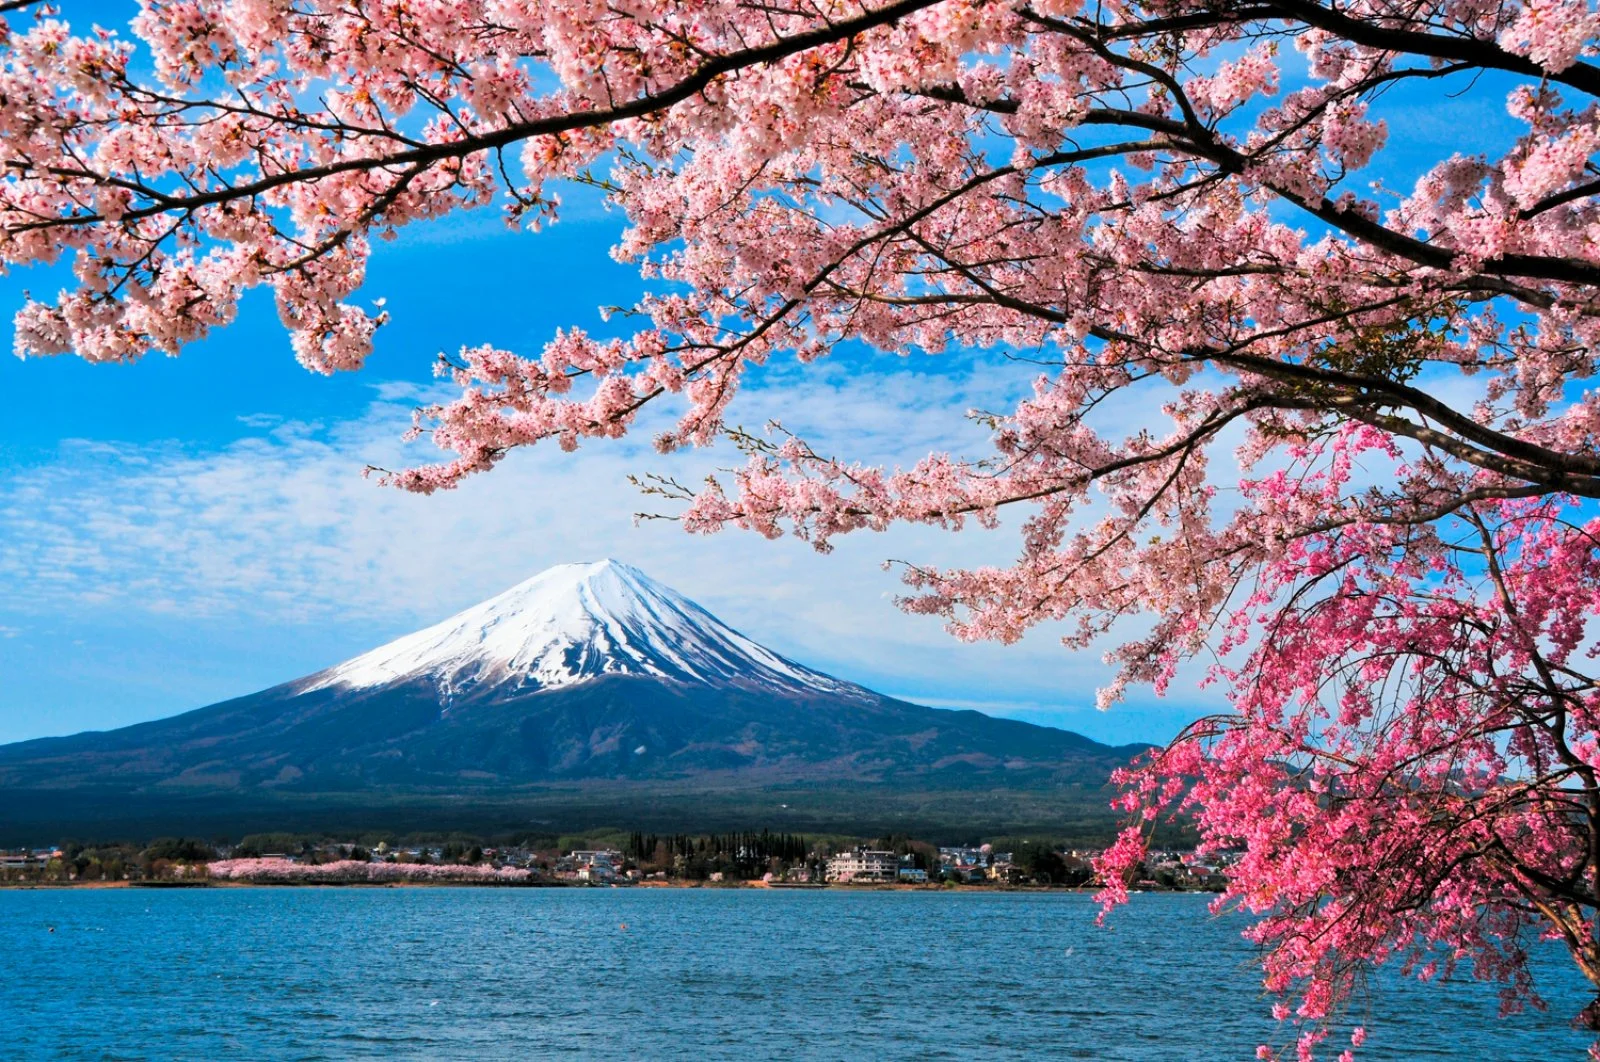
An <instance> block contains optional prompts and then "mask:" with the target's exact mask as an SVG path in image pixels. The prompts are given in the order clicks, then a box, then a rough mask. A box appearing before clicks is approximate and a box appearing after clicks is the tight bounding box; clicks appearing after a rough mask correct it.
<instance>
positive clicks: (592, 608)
mask: <svg viewBox="0 0 1600 1062" xmlns="http://www.w3.org/2000/svg"><path fill="white" fill-rule="evenodd" d="M1138 750H1139V749H1138V748H1137V747H1133V746H1125V747H1121V748H1111V747H1108V746H1105V745H1100V744H1098V743H1096V742H1093V741H1090V740H1089V739H1087V738H1084V737H1081V736H1079V735H1077V734H1072V733H1069V732H1066V731H1062V730H1055V729H1051V728H1048V727H1039V726H1033V725H1030V724H1027V723H1021V722H1016V721H1012V720H1004V719H996V718H992V717H990V716H986V715H983V714H981V713H978V712H971V711H945V710H940V709H934V708H924V707H921V706H918V705H914V704H907V703H905V702H902V701H897V700H893V699H891V698H887V697H882V696H880V695H878V694H876V693H873V692H871V691H869V690H866V689H863V688H862V687H859V686H855V685H852V684H850V683H847V682H842V681H840V680H837V679H833V678H831V677H829V676H826V675H822V674H820V673H818V672H814V671H810V670H809V669H806V668H804V667H801V666H800V665H798V664H794V663H793V662H791V661H788V660H785V659H784V658H782V657H779V656H778V655H777V654H774V653H771V652H770V651H769V650H766V649H764V648H762V647H761V646H759V645H756V644H755V643H753V642H750V641H749V640H748V639H746V638H744V637H743V636H742V635H739V634H738V633H737V632H735V631H732V630H731V629H729V628H727V627H726V626H724V625H723V624H721V623H720V622H719V621H717V620H716V619H715V618H714V617H712V616H711V615H710V614H709V613H706V612H705V611H704V610H703V609H700V608H699V607H698V606H696V605H694V604H693V603H692V602H689V601H687V600H686V599H684V598H682V597H680V596H679V595H677V594H675V593H673V592H672V591H670V590H668V589H667V588H665V587H662V586H661V585H660V584H657V583H654V582H653V581H651V580H649V579H648V577H646V576H644V575H643V573H640V572H638V571H636V570H634V569H631V568H627V567H626V566H624V565H618V564H615V563H614V562H602V563H600V564H596V565H568V566H563V567H561V568H556V569H551V570H550V571H549V572H546V573H543V574H542V575H540V576H537V577H535V578H534V579H533V580H530V581H529V582H528V583H524V584H522V585H521V586H519V587H516V588H514V589H513V590H511V591H508V592H507V593H506V594H503V595H501V596H500V597H498V598H495V599H493V600H491V601H489V602H486V603H484V604H483V605H480V606H477V607H476V608H474V609H469V610H468V611H467V612H464V613H461V614H460V615H458V616H455V617H452V618H451V619H449V620H446V621H445V622H444V623H441V624H439V625H437V626H435V627H432V628H429V629H427V630H425V631H420V632H418V633H417V634H415V635H410V636H408V637H406V638H403V639H400V640H398V641H396V642H394V643H391V644H389V645H387V646H384V647H381V648H380V649H377V650H374V651H373V652H371V653H368V654H365V655H364V656H362V657H357V658H356V659H355V660H352V661H349V662H347V663H345V664H341V665H339V666H337V667H334V668H330V669H329V670H328V671H325V672H321V673H319V674H317V675H313V676H310V677H308V678H306V679H301V680H299V681H296V682H291V683H287V684H285V685H282V686H277V687H274V688H272V689H269V690H265V691H263V692H261V693H256V694H253V695H251V696H248V697H241V698H238V699H236V700H232V701H226V702H223V703H221V704H216V705H212V706H210V707H207V708H201V709H199V710H197V711H193V712H188V713H186V714H184V715H179V716H176V717H173V718H170V719H163V720H158V721H155V722H150V723H142V724H139V725H137V726H131V727H125V728H123V729H120V730H114V731H108V732H104V733H87V734H78V735H75V736H73V737H63V738H46V739H42V740H37V741H28V742H22V743H19V744H14V745H8V746H4V747H0V796H6V795H9V796H11V797H13V798H14V797H16V796H17V794H19V793H23V792H26V793H31V794H33V795H34V802H35V803H38V801H39V800H46V801H47V800H48V797H47V794H48V793H49V792H55V793H57V794H60V795H62V796H63V797H65V795H66V791H76V792H79V793H80V794H81V793H84V792H89V791H93V792H95V793H98V794H102V795H103V798H104V799H105V800H108V801H132V802H134V803H137V801H138V799H139V798H140V797H141V796H143V797H148V798H152V799H154V798H158V797H159V798H161V799H169V798H175V797H179V796H187V797H196V798H198V797H203V796H207V795H209V796H210V797H212V798H217V799H224V798H225V799H227V800H229V801H237V800H241V799H244V800H248V799H252V798H254V797H260V798H262V799H266V800H271V799H275V798H298V797H309V796H311V795H313V794H319V793H320V794H329V795H332V794H343V795H344V798H346V799H348V798H353V797H357V796H359V795H360V794H362V793H373V794H385V795H386V796H387V797H393V796H394V795H395V794H404V793H423V792H426V793H432V794H450V793H464V792H476V793H480V794H484V793H486V792H488V791H500V792H506V791H511V790H514V789H516V788H517V787H526V786H538V785H550V784H558V785H560V784H569V783H586V784H590V785H592V784H595V783H600V782H602V781H607V780H609V781H612V782H618V783H629V784H630V786H631V787H632V788H637V787H638V786H639V785H641V784H644V785H645V786H646V788H648V786H649V784H650V783H657V782H659V783H660V784H661V785H663V786H675V787H679V788H681V786H682V785H683V784H684V782H685V781H692V780H694V779H705V780H707V781H708V782H714V784H716V785H717V786H720V787H724V788H726V787H729V786H734V787H737V786H751V787H762V786H780V785H794V784H806V785H819V784H820V785H827V784H839V785H859V784H881V783H888V784H892V785H895V786H899V787H908V786H909V787H914V788H917V789H927V790H935V789H937V790H945V789H951V788H961V787H964V786H974V785H977V786H985V787H996V786H1003V787H1020V788H1028V789H1037V788H1041V787H1044V788H1048V787H1052V786H1060V785H1063V784H1077V785H1088V786H1091V787H1093V786H1098V785H1100V784H1101V783H1103V782H1104V780H1105V778H1106V775H1107V773H1108V772H1109V770H1110V769H1111V768H1112V767H1113V766H1115V765H1117V764H1120V763H1125V762H1127V760H1128V759H1129V758H1130V757H1131V756H1132V755H1133V754H1134V753H1135V752H1137V751H1138Z"/></svg>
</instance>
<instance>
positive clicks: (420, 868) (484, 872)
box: [206, 859, 533, 885]
mask: <svg viewBox="0 0 1600 1062" xmlns="http://www.w3.org/2000/svg"><path fill="white" fill-rule="evenodd" d="M206 869H207V872H208V874H209V875H210V876H211V877H213V878H218V879H220V880H223V881H251V882H258V883H263V884H307V885H314V884H317V883H324V884H340V885H360V884H370V885H381V884H398V883H414V884H429V883H432V884H449V883H456V884H463V885H515V884H519V883H525V882H527V881H529V880H531V879H532V877H533V872H532V871H530V870H524V869H522V868H520V867H493V866H487V865H483V864H472V865H459V866H458V865H456V864H449V863H372V862H367V861H366V860H359V859H340V860H335V861H333V862H331V863H296V862H295V861H294V860H292V859H222V860H218V861H216V862H214V863H210V864H208V865H207V868H206Z"/></svg>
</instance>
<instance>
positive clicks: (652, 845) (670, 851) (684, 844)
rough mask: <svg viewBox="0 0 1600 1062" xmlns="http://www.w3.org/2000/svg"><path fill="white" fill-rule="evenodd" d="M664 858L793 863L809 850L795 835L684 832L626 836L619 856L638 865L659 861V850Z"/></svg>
mask: <svg viewBox="0 0 1600 1062" xmlns="http://www.w3.org/2000/svg"><path fill="white" fill-rule="evenodd" d="M663 850H664V851H665V852H666V854H667V855H668V856H672V857H678V856H681V857H683V858H685V859H688V858H691V857H693V856H733V857H735V858H748V859H749V860H750V861H751V862H753V863H766V862H768V861H769V860H773V859H779V860H782V861H783V862H785V863H793V862H796V861H798V860H801V859H804V858H805V857H806V855H807V854H808V853H809V852H810V851H811V845H810V842H808V841H807V840H806V838H805V837H804V836H803V835H801V834H798V833H773V832H771V831H770V830H762V831H761V832H760V833H708V834H703V835H701V836H699V837H695V836H692V835H690V834H687V833H675V834H668V835H666V836H659V835H657V834H653V833H640V832H638V831H634V832H633V833H632V834H630V835H629V836H628V845H627V847H626V848H625V849H624V850H623V854H624V855H626V856H628V857H629V858H631V859H634V860H637V861H639V862H650V861H656V860H658V859H659V857H660V855H661V853H662V851H663Z"/></svg>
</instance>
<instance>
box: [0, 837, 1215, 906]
mask: <svg viewBox="0 0 1600 1062" xmlns="http://www.w3.org/2000/svg"><path fill="white" fill-rule="evenodd" d="M548 841H549V839H545V843H538V842H523V843H515V844H486V843H484V842H482V841H481V840H478V839H474V838H468V837H451V838H446V839H437V838H435V839H431V840H410V841H406V840H399V839H387V838H385V839H378V840H375V841H374V840H371V839H364V840H354V839H333V838H325V837H322V838H313V837H307V836H300V835H292V834H255V835H251V836H247V837H245V838H243V839H242V840H240V841H238V842H236V843H228V842H223V841H211V842H207V841H201V840H195V839H190V838H167V839H162V840H157V841H154V842H152V843H150V844H147V845H136V844H126V843H118V844H80V843H71V844H61V845H56V846H51V847H43V848H24V849H14V850H10V851H4V852H0V885H11V886H30V885H31V886H64V885H84V886H95V885H101V886H105V885H122V884H126V885H134V886H141V885H142V886H179V885H208V884H222V883H235V884H239V883H242V884H285V885H292V884H329V885H339V884H350V885H359V884H496V885H546V886H613V887H615V886H638V887H650V886H662V885H679V886H684V885H689V886H693V885H700V886H741V885H743V886H759V887H769V888H822V887H828V886H875V887H888V886H896V887H913V888H915V887H921V888H940V887H947V888H950V887H957V888H971V887H999V888H1008V887H1009V888H1021V887H1033V888H1049V887H1056V888H1085V887H1090V886H1093V885H1094V884H1095V873H1094V869H1093V860H1094V857H1095V855H1096V854H1097V852H1096V851H1095V850H1092V849H1083V848H1067V847H1062V846H1057V845H1055V844H1051V843H1050V842H1047V841H1038V840H1021V841H1017V840H1014V839H1008V840H1006V841H1004V842H1003V845H1004V846H1003V847H1002V844H995V843H985V844H973V845H961V846H941V845H935V844H931V843H928V842H925V841H920V840H916V839H913V838H909V837H900V836H889V837H880V838H877V839H874V840H870V841H865V840H862V839H859V838H837V837H830V838H814V837H806V836H802V835H799V834H789V833H771V832H768V831H762V832H760V833H729V834H701V835H690V834H671V835H656V834H645V833H637V832H636V833H631V834H626V835H618V834H614V833H606V834H603V835H600V836H599V837H598V838H573V839H568V838H561V839H557V840H556V843H554V844H551V843H548ZM1226 863H1227V861H1226V859H1218V858H1216V857H1207V858H1203V859H1202V858H1199V857H1197V856H1196V855H1195V853H1193V852H1192V851H1184V850H1177V849H1173V850H1163V851H1153V852H1151V854H1150V856H1149V857H1148V858H1147V860H1146V862H1145V865H1144V867H1143V868H1142V874H1141V876H1139V877H1138V880H1136V881H1135V882H1134V883H1133V885H1134V886H1135V887H1137V888H1143V889H1148V890H1152V891H1153V890H1216V889H1220V888H1221V887H1222V885H1223V881H1224V874H1225V872H1226Z"/></svg>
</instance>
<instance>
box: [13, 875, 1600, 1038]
mask: <svg viewBox="0 0 1600 1062" xmlns="http://www.w3.org/2000/svg"><path fill="white" fill-rule="evenodd" d="M1205 902H1206V899H1205V897H1201V896H1192V895H1161V894H1152V895H1144V896H1136V897H1134V903H1133V905H1132V907H1131V908H1129V909H1125V910H1124V911H1122V912H1120V913H1119V915H1118V917H1117V918H1116V922H1115V928H1114V929H1111V930H1103V929H1098V928H1096V927H1095V925H1094V911H1095V908H1094V905H1093V903H1092V901H1091V900H1090V898H1089V897H1088V896H1086V895H1081V894H1069V893H993V894H982V893H961V894H946V893H933V894H926V893H922V894H919V893H906V892H846V891H839V890H830V891H818V892H767V891H758V890H731V889H729V890H720V889H695V890H690V889H660V890H647V889H633V890H626V889H615V890H612V889H454V888H413V889H338V888H278V889H271V888H232V889H205V890H187V891H186V890H140V889H116V890H111V889H107V890H82V891H62V890H55V891H49V890H39V891H18V890H0V1052H3V1053H4V1057H6V1058H8V1059H34V1058H70V1059H80V1058H81V1059H208V1060H209V1059H219V1058H224V1057H233V1058H238V1059H241V1060H253V1059H339V1058H351V1057H366V1058H385V1059H388V1058H416V1059H480V1058H544V1057H559V1056H573V1057H608V1058H620V1059H676V1058H688V1059H779V1058H782V1059H791V1058H804V1059H825V1060H832V1059H858V1058H861V1059H866V1058H872V1059H879V1058H884V1059H955V1058H960V1059H971V1058H980V1057H981V1058H986V1059H993V1058H1006V1059H1013V1058H1015V1059H1023V1058H1028V1059H1033V1058H1063V1059H1071V1058H1081V1059H1111V1060H1120V1059H1138V1060H1144V1059H1190V1060H1192V1059H1202V1060H1203V1059H1248V1058H1252V1057H1254V1050H1255V1045H1256V1044H1258V1043H1261V1042H1263V1041H1265V1040H1271V1041H1273V1042H1278V1041H1280V1040H1282V1039H1285V1038H1287V1036H1286V1033H1285V1031H1284V1029H1283V1028H1281V1027H1279V1026H1277V1025H1276V1023H1274V1022H1273V1021H1272V1020H1271V1019H1270V1017H1268V1016H1267V1003H1266V1002H1265V1001H1264V1000H1263V999H1262V998H1261V996H1260V994H1259V992H1258V989H1257V981H1256V978H1255V977H1254V975H1253V974H1252V973H1251V972H1250V970H1249V969H1248V963H1249V960H1250V958H1251V949H1250V947H1249V945H1247V944H1246V943H1245V942H1243V941H1241V940H1240V939H1239V937H1238V933H1237V930H1238V926H1239V924H1240V923H1238V922H1237V921H1232V920H1229V921H1218V920H1215V919H1212V918H1211V917H1210V916H1209V915H1208V914H1207V913H1206V908H1205ZM624 926H626V928H624ZM51 927H54V932H51V931H50V929H51ZM1551 958H1552V960H1554V958H1555V957H1554V956H1551ZM1545 965H1546V969H1545V970H1544V971H1542V972H1547V973H1549V975H1550V977H1549V978H1547V979H1546V983H1547V995H1548V997H1549V998H1550V1000H1551V1003H1552V1007H1551V1011H1550V1013H1548V1014H1543V1015H1541V1014H1525V1015H1521V1016H1519V1017H1514V1018H1509V1019H1505V1020H1500V1019H1498V1018H1497V1017H1496V1016H1495V1009H1496V1008H1495V998H1494V993H1493V991H1492V990H1491V989H1489V988H1488V987H1487V986H1483V985H1479V984H1475V983H1470V982H1468V983H1460V984H1450V985H1443V986H1441V985H1427V986H1421V985H1416V984H1414V983H1399V984H1397V983H1394V981H1393V979H1391V978H1384V979H1383V982H1384V983H1383V986H1382V987H1383V990H1382V991H1381V992H1378V993H1375V994H1374V998H1372V999H1370V1000H1368V1001H1365V1002H1363V1003H1362V1004H1360V1005H1358V1007H1357V1008H1356V1010H1355V1013H1354V1015H1353V1016H1354V1017H1355V1018H1357V1019H1359V1020H1360V1021H1363V1022H1365V1023H1366V1024H1367V1026H1368V1028H1369V1030H1370V1039H1369V1040H1368V1043H1367V1047H1366V1048H1365V1049H1363V1050H1362V1052H1361V1053H1360V1057H1361V1058H1363V1059H1397V1058H1406V1059H1418V1058H1459V1059H1475V1060H1502V1062H1513V1060H1528V1062H1534V1060H1541V1062H1542V1060H1545V1059H1559V1058H1570V1059H1574V1060H1577V1059H1579V1058H1580V1057H1581V1056H1582V1054H1583V1051H1584V1048H1585V1046H1586V1045H1587V1043H1588V1042H1589V1041H1588V1038H1587V1037H1586V1036H1584V1035H1581V1034H1579V1033H1577V1032H1575V1031H1573V1030H1572V1029H1571V1028H1570V1027H1569V1025H1568V1021H1569V1020H1570V1017H1571V1015H1572V1014H1574V1013H1576V1011H1577V1010H1578V1008H1579V1007H1580V1006H1581V1003H1582V1000H1583V998H1584V992H1583V991H1582V985H1581V982H1580V980H1579V978H1578V977H1577V975H1576V974H1575V973H1570V972H1569V971H1568V970H1567V969H1566V968H1565V967H1564V966H1562V965H1561V964H1560V963H1558V962H1555V961H1552V962H1550V963H1548V964H1545ZM1336 1053H1337V1051H1336V1050H1335V1051H1329V1052H1327V1053H1326V1054H1327V1056H1328V1057H1330V1058H1331V1057H1332V1056H1333V1055H1334V1054H1336Z"/></svg>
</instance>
